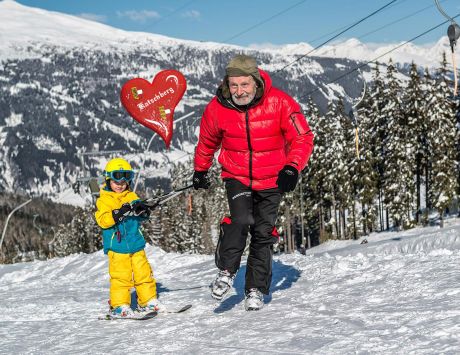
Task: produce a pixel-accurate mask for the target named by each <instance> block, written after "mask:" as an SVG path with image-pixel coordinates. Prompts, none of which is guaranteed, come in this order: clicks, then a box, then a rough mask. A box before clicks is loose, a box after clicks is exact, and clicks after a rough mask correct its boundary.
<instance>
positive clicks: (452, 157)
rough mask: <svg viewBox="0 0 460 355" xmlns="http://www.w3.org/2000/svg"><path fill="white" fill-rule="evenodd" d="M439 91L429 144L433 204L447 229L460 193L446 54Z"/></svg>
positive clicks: (432, 102) (432, 104)
mask: <svg viewBox="0 0 460 355" xmlns="http://www.w3.org/2000/svg"><path fill="white" fill-rule="evenodd" d="M436 87H437V90H436V92H435V95H434V96H432V97H431V98H430V101H429V103H430V108H431V109H430V113H431V115H430V132H429V143H430V148H431V152H432V156H431V169H432V170H431V177H430V180H431V181H430V186H431V187H430V200H431V202H432V204H433V207H434V208H435V209H436V210H437V211H438V213H439V217H440V220H441V226H443V217H444V212H445V210H446V209H447V208H448V207H449V205H450V203H451V202H452V199H453V197H454V196H455V193H456V191H457V177H456V175H455V173H456V155H457V153H456V117H455V105H454V103H453V102H452V101H451V100H450V99H449V95H450V89H449V88H450V80H449V78H448V70H447V60H446V55H445V53H444V55H443V58H442V62H441V67H440V68H439V70H438V74H437V80H436Z"/></svg>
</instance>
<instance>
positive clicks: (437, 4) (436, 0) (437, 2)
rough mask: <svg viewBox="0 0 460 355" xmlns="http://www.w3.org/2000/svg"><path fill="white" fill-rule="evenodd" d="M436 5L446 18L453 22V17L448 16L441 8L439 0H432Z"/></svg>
mask: <svg viewBox="0 0 460 355" xmlns="http://www.w3.org/2000/svg"><path fill="white" fill-rule="evenodd" d="M434 2H435V4H436V7H437V8H438V11H439V12H440V13H441V14H442V15H443V16H444V17H445V18H446V19H448V20H449V21H450V22H451V23H455V21H454V19H453V18H452V17H450V16H449V15H448V14H446V12H445V11H444V10H443V9H442V7H441V5H439V0H434Z"/></svg>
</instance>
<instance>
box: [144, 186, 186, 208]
mask: <svg viewBox="0 0 460 355" xmlns="http://www.w3.org/2000/svg"><path fill="white" fill-rule="evenodd" d="M192 187H193V184H190V185H187V186H184V187H181V188H180V189H177V190H173V191H171V192H169V193H167V194H165V195H161V196H158V197H151V198H148V199H146V200H144V201H143V202H144V203H145V204H146V205H147V206H149V207H150V209H155V208H157V207H158V206H161V205H162V204H164V203H166V202H167V201H169V200H171V199H173V198H174V197H176V196H179V195H180V194H182V193H183V192H185V191H186V190H188V189H190V188H192Z"/></svg>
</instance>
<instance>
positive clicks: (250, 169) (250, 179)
mask: <svg viewBox="0 0 460 355" xmlns="http://www.w3.org/2000/svg"><path fill="white" fill-rule="evenodd" d="M245 116H246V136H247V138H248V149H249V188H250V189H252V145H251V135H250V133H249V112H248V111H245Z"/></svg>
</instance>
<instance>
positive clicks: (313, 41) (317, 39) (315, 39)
mask: <svg viewBox="0 0 460 355" xmlns="http://www.w3.org/2000/svg"><path fill="white" fill-rule="evenodd" d="M406 1H407V0H401V1H399V2H398V3H397V4H393V5H392V6H389V7H388V8H387V10H389V9H391V8H392V7H394V6H397V5H401V4H402V3H404V2H406ZM442 1H446V0H442ZM433 6H434V5H430V6H428V7H426V8H424V9H422V10H419V11H417V12H415V13H413V14H410V15H408V16H407V17H410V16H413V15H415V14H417V13H419V12H421V11H423V10H426V9H428V8H430V7H433ZM407 17H406V18H407ZM404 19H405V18H404ZM393 23H395V22H392V23H390V24H387V25H384V26H382V27H380V28H378V29H377V30H375V31H374V32H377V31H380V30H381V29H384V28H386V27H388V26H390V25H392V24H393ZM350 25H351V23H350V24H347V25H345V26H342V27H340V28H337V29H335V30H333V31H331V32H329V33H326V34H323V35H321V36H319V37H316V38H314V39H311V40H307V43H309V44H312V43H315V42H318V41H320V40H322V39H323V38H326V37H328V36H330V35H333V34H335V33H337V32H339V31H342V30H343V29H345V28H347V27H348V26H350ZM374 32H371V33H374ZM368 34H370V33H368ZM368 34H365V35H364V36H366V35H368ZM361 37H362V36H360V37H358V38H361Z"/></svg>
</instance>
